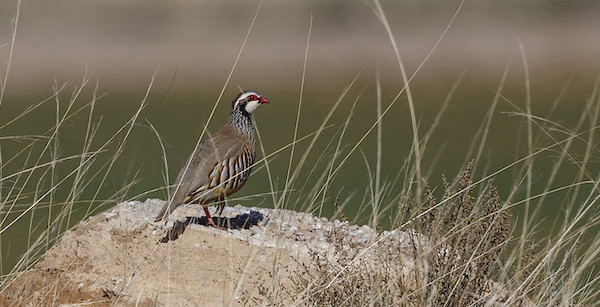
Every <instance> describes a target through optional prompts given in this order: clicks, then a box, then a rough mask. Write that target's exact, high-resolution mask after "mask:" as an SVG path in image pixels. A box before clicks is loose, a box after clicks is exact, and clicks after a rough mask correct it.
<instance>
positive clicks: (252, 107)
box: [246, 100, 260, 114]
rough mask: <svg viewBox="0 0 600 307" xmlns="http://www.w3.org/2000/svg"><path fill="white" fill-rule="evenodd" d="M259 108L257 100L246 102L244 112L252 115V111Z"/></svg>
mask: <svg viewBox="0 0 600 307" xmlns="http://www.w3.org/2000/svg"><path fill="white" fill-rule="evenodd" d="M259 106H260V103H259V102H258V100H252V101H248V103H246V112H248V113H250V114H252V112H254V110H256V109H257V108H258V107H259Z"/></svg>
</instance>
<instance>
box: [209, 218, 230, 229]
mask: <svg viewBox="0 0 600 307" xmlns="http://www.w3.org/2000/svg"><path fill="white" fill-rule="evenodd" d="M206 218H207V220H208V224H209V225H210V226H212V227H214V228H217V229H220V230H226V229H225V228H223V227H221V226H219V225H217V224H215V221H213V219H212V217H210V216H207V217H206Z"/></svg>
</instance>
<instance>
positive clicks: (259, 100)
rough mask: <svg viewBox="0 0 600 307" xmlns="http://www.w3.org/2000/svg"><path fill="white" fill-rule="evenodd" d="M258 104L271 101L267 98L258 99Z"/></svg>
mask: <svg viewBox="0 0 600 307" xmlns="http://www.w3.org/2000/svg"><path fill="white" fill-rule="evenodd" d="M258 103H260V104H263V103H269V100H268V99H267V98H265V97H260V99H258Z"/></svg>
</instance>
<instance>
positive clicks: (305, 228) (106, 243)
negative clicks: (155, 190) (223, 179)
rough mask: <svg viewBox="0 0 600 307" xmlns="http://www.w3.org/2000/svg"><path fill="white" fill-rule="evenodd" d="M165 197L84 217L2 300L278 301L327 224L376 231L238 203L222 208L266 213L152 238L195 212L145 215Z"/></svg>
mask: <svg viewBox="0 0 600 307" xmlns="http://www.w3.org/2000/svg"><path fill="white" fill-rule="evenodd" d="M163 203H164V202H163V201H161V200H148V201H146V202H143V203H142V202H127V203H122V204H119V205H117V207H115V208H114V209H113V210H112V211H110V212H107V213H103V214H100V215H98V216H95V217H93V218H90V219H88V220H86V221H83V222H81V223H80V224H79V225H78V226H77V227H76V228H75V229H74V230H73V231H69V232H67V233H66V234H65V235H64V237H63V238H62V240H61V242H60V243H59V244H57V245H56V246H55V247H54V248H52V249H51V250H50V251H48V253H47V254H46V255H45V257H44V259H43V260H42V261H40V262H39V263H37V264H36V265H35V267H34V268H33V269H31V270H28V271H26V272H23V273H22V274H20V276H18V277H17V278H16V279H15V280H14V281H13V282H11V284H10V285H9V286H8V287H7V288H6V289H5V290H4V291H3V292H2V294H1V295H0V304H2V305H7V304H8V305H11V304H15V303H20V304H25V305H38V304H42V305H50V304H52V305H56V304H65V303H91V304H94V305H111V304H115V303H117V304H119V305H120V304H126V305H129V304H139V305H141V306H145V305H152V306H155V305H157V304H158V305H169V306H178V305H191V304H196V305H202V306H206V305H230V304H233V305H243V304H251V305H254V304H260V303H262V302H263V301H264V300H266V299H267V298H269V297H271V298H272V297H273V295H275V294H274V293H277V294H276V295H277V296H278V298H277V299H278V301H279V302H282V303H284V302H293V300H294V298H295V293H293V292H294V291H296V290H294V289H297V288H298V287H297V284H296V282H297V281H298V280H297V277H298V276H299V275H302V274H305V272H306V268H305V267H304V266H302V263H303V262H304V261H306V260H307V259H309V256H310V253H311V251H313V250H321V251H324V252H327V249H328V248H329V245H328V243H327V239H328V236H329V234H330V232H331V231H332V230H333V229H334V228H335V229H337V230H338V231H340V230H343V231H344V232H345V233H346V234H347V236H348V238H349V240H356V241H357V242H358V241H360V242H363V243H367V242H369V241H372V239H373V238H375V237H377V233H376V232H375V231H373V230H372V229H370V228H369V227H366V226H363V227H358V226H355V225H350V224H348V223H346V222H340V221H335V222H328V221H327V220H326V219H323V218H316V217H314V216H312V215H310V214H306V213H297V212H292V211H288V210H271V209H261V208H252V209H250V208H245V207H241V206H236V207H233V208H232V207H228V208H226V209H225V211H224V215H225V216H235V215H239V214H244V213H249V212H250V211H251V210H253V211H258V212H260V213H262V214H263V215H264V219H263V221H261V222H260V223H259V225H257V226H253V227H251V228H250V229H236V230H227V231H223V230H217V229H214V228H209V227H205V226H201V225H194V224H191V225H189V226H188V227H187V228H186V230H185V233H183V234H181V235H180V236H179V238H177V240H174V241H169V242H167V243H159V241H160V240H161V239H163V238H164V237H165V234H166V233H167V231H168V229H170V228H171V227H172V225H173V224H174V222H175V221H176V220H180V221H183V220H185V217H186V216H199V215H201V212H202V209H201V208H200V207H199V206H193V205H191V206H186V207H184V208H183V209H179V210H177V211H176V212H175V214H174V215H173V216H171V217H170V219H169V221H168V222H167V224H166V225H165V224H164V223H154V222H152V220H153V218H154V217H155V215H156V213H157V212H158V210H159V208H160V207H161V206H162V205H163ZM212 210H214V209H212ZM282 289H285V290H284V291H280V290H282ZM297 290H298V291H301V290H302V289H297Z"/></svg>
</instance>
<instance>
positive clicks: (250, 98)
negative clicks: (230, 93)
mask: <svg viewBox="0 0 600 307" xmlns="http://www.w3.org/2000/svg"><path fill="white" fill-rule="evenodd" d="M248 100H258V98H257V97H256V95H250V96H248Z"/></svg>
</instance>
